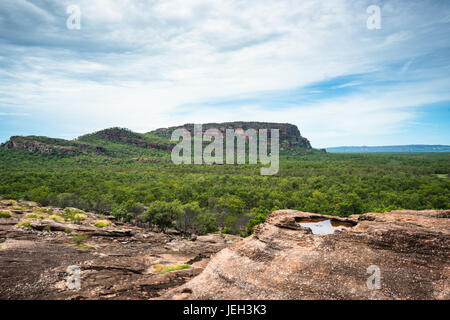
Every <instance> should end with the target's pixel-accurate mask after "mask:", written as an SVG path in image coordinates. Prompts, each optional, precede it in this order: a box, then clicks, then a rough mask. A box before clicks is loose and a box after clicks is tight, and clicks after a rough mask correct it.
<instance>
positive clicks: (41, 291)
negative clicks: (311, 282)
mask: <svg viewBox="0 0 450 320" xmlns="http://www.w3.org/2000/svg"><path fill="white" fill-rule="evenodd" d="M72 209H73V210H76V209H74V208H72ZM0 212H1V213H2V216H0V300H4V299H140V300H141V299H149V298H155V297H158V296H160V295H161V294H162V293H164V292H165V291H167V289H170V288H174V287H176V286H179V285H181V284H183V283H185V282H186V281H187V280H189V279H190V278H192V277H194V276H196V275H198V274H199V273H200V272H201V271H202V270H203V268H204V267H205V265H206V264H207V263H208V261H209V257H210V256H211V255H212V254H214V253H216V252H218V251H220V250H221V249H223V248H225V247H226V246H228V245H230V244H231V243H233V242H234V241H239V240H240V238H239V237H237V236H232V235H221V234H218V233H216V234H209V235H204V236H196V237H192V238H185V237H182V236H181V235H179V234H177V233H176V232H175V231H174V230H173V231H172V232H169V233H166V234H164V233H160V232H153V231H150V230H149V229H146V228H139V227H136V226H133V225H129V224H126V223H122V222H120V221H116V220H114V219H113V217H109V216H105V217H102V216H99V215H97V214H95V213H92V212H84V213H82V215H83V216H82V218H83V219H82V220H81V219H78V220H79V221H76V223H75V222H72V221H65V220H63V218H62V217H63V216H64V210H62V209H60V208H55V207H40V206H38V205H37V204H36V203H33V202H28V201H11V200H0ZM55 220H56V221H55ZM66 220H67V219H66ZM99 220H100V221H103V222H104V223H105V221H110V222H109V223H107V225H106V226H104V227H103V226H100V225H99V224H98V221H99ZM96 222H97V223H96ZM99 226H100V227H99ZM80 236H82V238H80ZM76 240H78V243H77V242H76ZM80 240H81V241H80ZM69 266H77V267H78V268H79V269H80V271H81V274H80V276H81V277H80V278H81V288H79V289H77V288H75V289H71V288H70V287H68V286H67V280H68V279H69V277H70V275H71V274H69V273H68V272H67V268H68V267H69Z"/></svg>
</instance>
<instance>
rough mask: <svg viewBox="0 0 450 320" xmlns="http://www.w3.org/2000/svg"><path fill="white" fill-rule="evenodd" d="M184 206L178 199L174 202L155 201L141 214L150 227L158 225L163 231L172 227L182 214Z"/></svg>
mask: <svg viewBox="0 0 450 320" xmlns="http://www.w3.org/2000/svg"><path fill="white" fill-rule="evenodd" d="M182 213H183V206H182V205H181V203H180V202H179V201H178V200H175V201H173V202H166V201H154V202H152V203H151V204H150V205H149V207H148V209H147V210H145V211H144V213H142V215H141V219H142V221H143V222H146V223H148V225H149V227H150V228H153V227H155V226H156V227H158V228H159V229H160V230H161V231H163V232H164V231H165V230H166V229H167V228H170V227H171V226H172V225H173V221H175V220H176V219H177V218H178V217H179V216H180V215H181V214H182Z"/></svg>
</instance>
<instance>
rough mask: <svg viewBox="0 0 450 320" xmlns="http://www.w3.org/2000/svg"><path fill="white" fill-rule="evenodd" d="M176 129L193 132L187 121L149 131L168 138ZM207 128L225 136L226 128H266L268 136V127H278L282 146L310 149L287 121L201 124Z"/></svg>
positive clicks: (308, 144)
mask: <svg viewBox="0 0 450 320" xmlns="http://www.w3.org/2000/svg"><path fill="white" fill-rule="evenodd" d="M176 129H185V130H188V131H189V132H191V134H193V133H194V124H192V123H188V124H184V125H182V126H176V127H169V128H160V129H157V130H154V131H152V132H150V133H151V134H154V135H158V136H160V137H164V138H167V139H170V137H171V135H172V132H173V131H174V130H176ZM208 129H218V130H220V132H221V133H222V134H223V136H224V137H225V132H226V129H233V130H235V131H236V133H238V134H239V132H241V133H244V131H246V130H248V129H255V130H256V132H259V130H261V129H267V130H268V137H270V129H279V134H280V143H281V145H282V146H285V147H291V146H299V147H304V148H307V149H311V144H310V142H309V140H308V139H306V138H304V137H302V136H301V134H300V131H299V130H298V128H297V126H295V125H293V124H289V123H270V122H242V121H236V122H223V123H205V124H202V130H203V133H204V132H205V131H206V130H208Z"/></svg>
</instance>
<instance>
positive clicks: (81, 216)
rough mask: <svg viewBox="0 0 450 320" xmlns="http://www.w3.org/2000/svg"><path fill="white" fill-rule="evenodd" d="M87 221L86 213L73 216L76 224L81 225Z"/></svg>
mask: <svg viewBox="0 0 450 320" xmlns="http://www.w3.org/2000/svg"><path fill="white" fill-rule="evenodd" d="M86 219H87V215H86V214H84V213H77V214H75V215H74V216H73V221H74V222H75V223H80V222H81V221H83V220H86Z"/></svg>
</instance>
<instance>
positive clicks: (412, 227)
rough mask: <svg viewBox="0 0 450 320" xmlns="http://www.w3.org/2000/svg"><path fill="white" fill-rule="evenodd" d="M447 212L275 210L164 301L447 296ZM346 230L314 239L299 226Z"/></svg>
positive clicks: (449, 250)
mask: <svg viewBox="0 0 450 320" xmlns="http://www.w3.org/2000/svg"><path fill="white" fill-rule="evenodd" d="M449 218H450V210H440V211H435V210H427V211H409V210H402V211H392V212H389V213H367V214H364V215H361V216H359V217H358V216H351V217H350V218H348V219H339V218H336V217H330V216H324V215H318V214H312V213H305V212H298V211H294V210H280V211H276V212H274V213H272V214H271V215H270V216H269V217H268V219H267V221H266V223H264V224H262V225H259V226H257V227H256V228H255V232H254V235H252V236H251V237H249V238H246V239H245V240H244V241H241V242H239V243H236V244H234V245H232V246H231V247H228V248H226V249H224V250H222V251H221V252H219V253H218V254H217V255H216V256H215V257H214V258H213V259H212V260H211V261H210V263H209V264H208V266H207V268H206V269H205V270H204V271H203V272H202V273H201V274H200V275H199V276H197V277H196V278H194V279H192V280H191V281H189V282H187V283H186V284H185V285H183V286H181V287H180V288H176V289H173V290H170V291H169V292H168V293H166V294H165V295H163V296H162V297H161V298H163V299H449V298H450V285H449V280H450V265H449V261H450V219H449ZM320 219H334V220H332V222H333V223H335V224H344V225H347V226H349V228H348V229H344V230H342V231H334V233H332V234H325V235H320V234H313V233H312V231H311V230H312V229H311V228H308V227H305V226H302V225H300V223H301V222H302V221H303V222H305V221H318V220H320Z"/></svg>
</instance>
